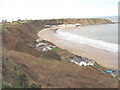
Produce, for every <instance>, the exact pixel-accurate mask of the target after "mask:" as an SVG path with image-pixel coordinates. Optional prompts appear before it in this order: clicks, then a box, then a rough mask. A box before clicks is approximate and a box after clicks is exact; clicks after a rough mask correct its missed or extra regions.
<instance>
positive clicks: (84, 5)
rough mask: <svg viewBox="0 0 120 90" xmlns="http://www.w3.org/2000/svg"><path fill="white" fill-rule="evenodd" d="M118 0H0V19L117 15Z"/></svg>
mask: <svg viewBox="0 0 120 90" xmlns="http://www.w3.org/2000/svg"><path fill="white" fill-rule="evenodd" d="M119 1H120V0H0V11H1V12H2V13H1V14H0V20H2V19H4V20H5V19H6V20H8V21H12V20H18V19H22V20H24V19H32V20H34V19H56V18H86V17H96V16H117V15H118V2H119Z"/></svg>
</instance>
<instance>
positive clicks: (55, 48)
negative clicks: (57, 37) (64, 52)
mask: <svg viewBox="0 0 120 90" xmlns="http://www.w3.org/2000/svg"><path fill="white" fill-rule="evenodd" d="M52 49H53V50H61V48H58V47H54V48H52Z"/></svg>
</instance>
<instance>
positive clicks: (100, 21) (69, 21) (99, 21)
mask: <svg viewBox="0 0 120 90" xmlns="http://www.w3.org/2000/svg"><path fill="white" fill-rule="evenodd" d="M30 22H31V23H39V24H40V23H41V25H44V24H50V25H57V24H81V25H90V24H109V23H112V22H111V21H110V20H107V19H101V18H84V19H52V20H34V21H30ZM36 25H37V24H36Z"/></svg>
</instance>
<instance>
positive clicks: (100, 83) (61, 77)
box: [2, 19, 118, 88]
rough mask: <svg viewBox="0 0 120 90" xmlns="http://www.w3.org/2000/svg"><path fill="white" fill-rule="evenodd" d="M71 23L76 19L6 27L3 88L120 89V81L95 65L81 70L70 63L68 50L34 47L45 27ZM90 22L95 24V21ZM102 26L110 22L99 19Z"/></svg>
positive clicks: (40, 21) (15, 24) (15, 23)
mask: <svg viewBox="0 0 120 90" xmlns="http://www.w3.org/2000/svg"><path fill="white" fill-rule="evenodd" d="M95 20H97V19H95ZM69 21H71V22H69ZM72 21H73V20H67V21H64V20H58V21H57V20H45V21H44V20H33V21H25V22H23V23H21V22H22V21H19V22H14V23H7V24H4V25H3V26H4V29H3V38H2V39H3V53H4V54H3V87H6V88H7V87H12V88H23V87H31V88H33V87H35V88H36V87H46V88H48V87H53V88H54V87H57V88H62V87H64V88H65V87H68V88H77V87H78V88H116V87H118V80H117V79H116V78H114V77H112V76H111V75H109V74H106V73H104V72H103V71H101V70H99V69H98V68H95V67H93V66H90V67H79V66H77V65H75V64H73V63H70V62H69V60H68V58H69V57H70V56H71V55H72V53H70V52H68V51H66V50H63V49H56V50H51V51H47V52H43V51H38V50H36V49H35V48H33V47H32V45H31V42H32V41H34V40H35V39H36V38H38V36H37V33H38V32H39V31H40V30H42V29H44V27H45V25H48V24H53V25H54V24H64V23H68V22H69V23H71V24H72V23H73V22H72ZM88 21H90V20H85V21H84V20H82V21H81V22H82V23H85V24H89V22H88ZM98 21H99V20H98ZM78 22H79V20H78V21H77V20H74V23H78ZM90 22H94V20H91V21H90ZM97 23H98V22H97ZM100 23H111V22H110V21H108V22H107V20H105V21H104V20H103V21H101V20H100ZM91 24H94V23H91ZM56 56H57V57H56ZM98 66H99V65H98ZM99 67H101V66H99ZM101 68H103V67H101ZM103 69H104V68H103Z"/></svg>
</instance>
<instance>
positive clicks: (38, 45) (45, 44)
mask: <svg viewBox="0 0 120 90" xmlns="http://www.w3.org/2000/svg"><path fill="white" fill-rule="evenodd" d="M40 46H47V43H38V44H37V45H35V47H40Z"/></svg>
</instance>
